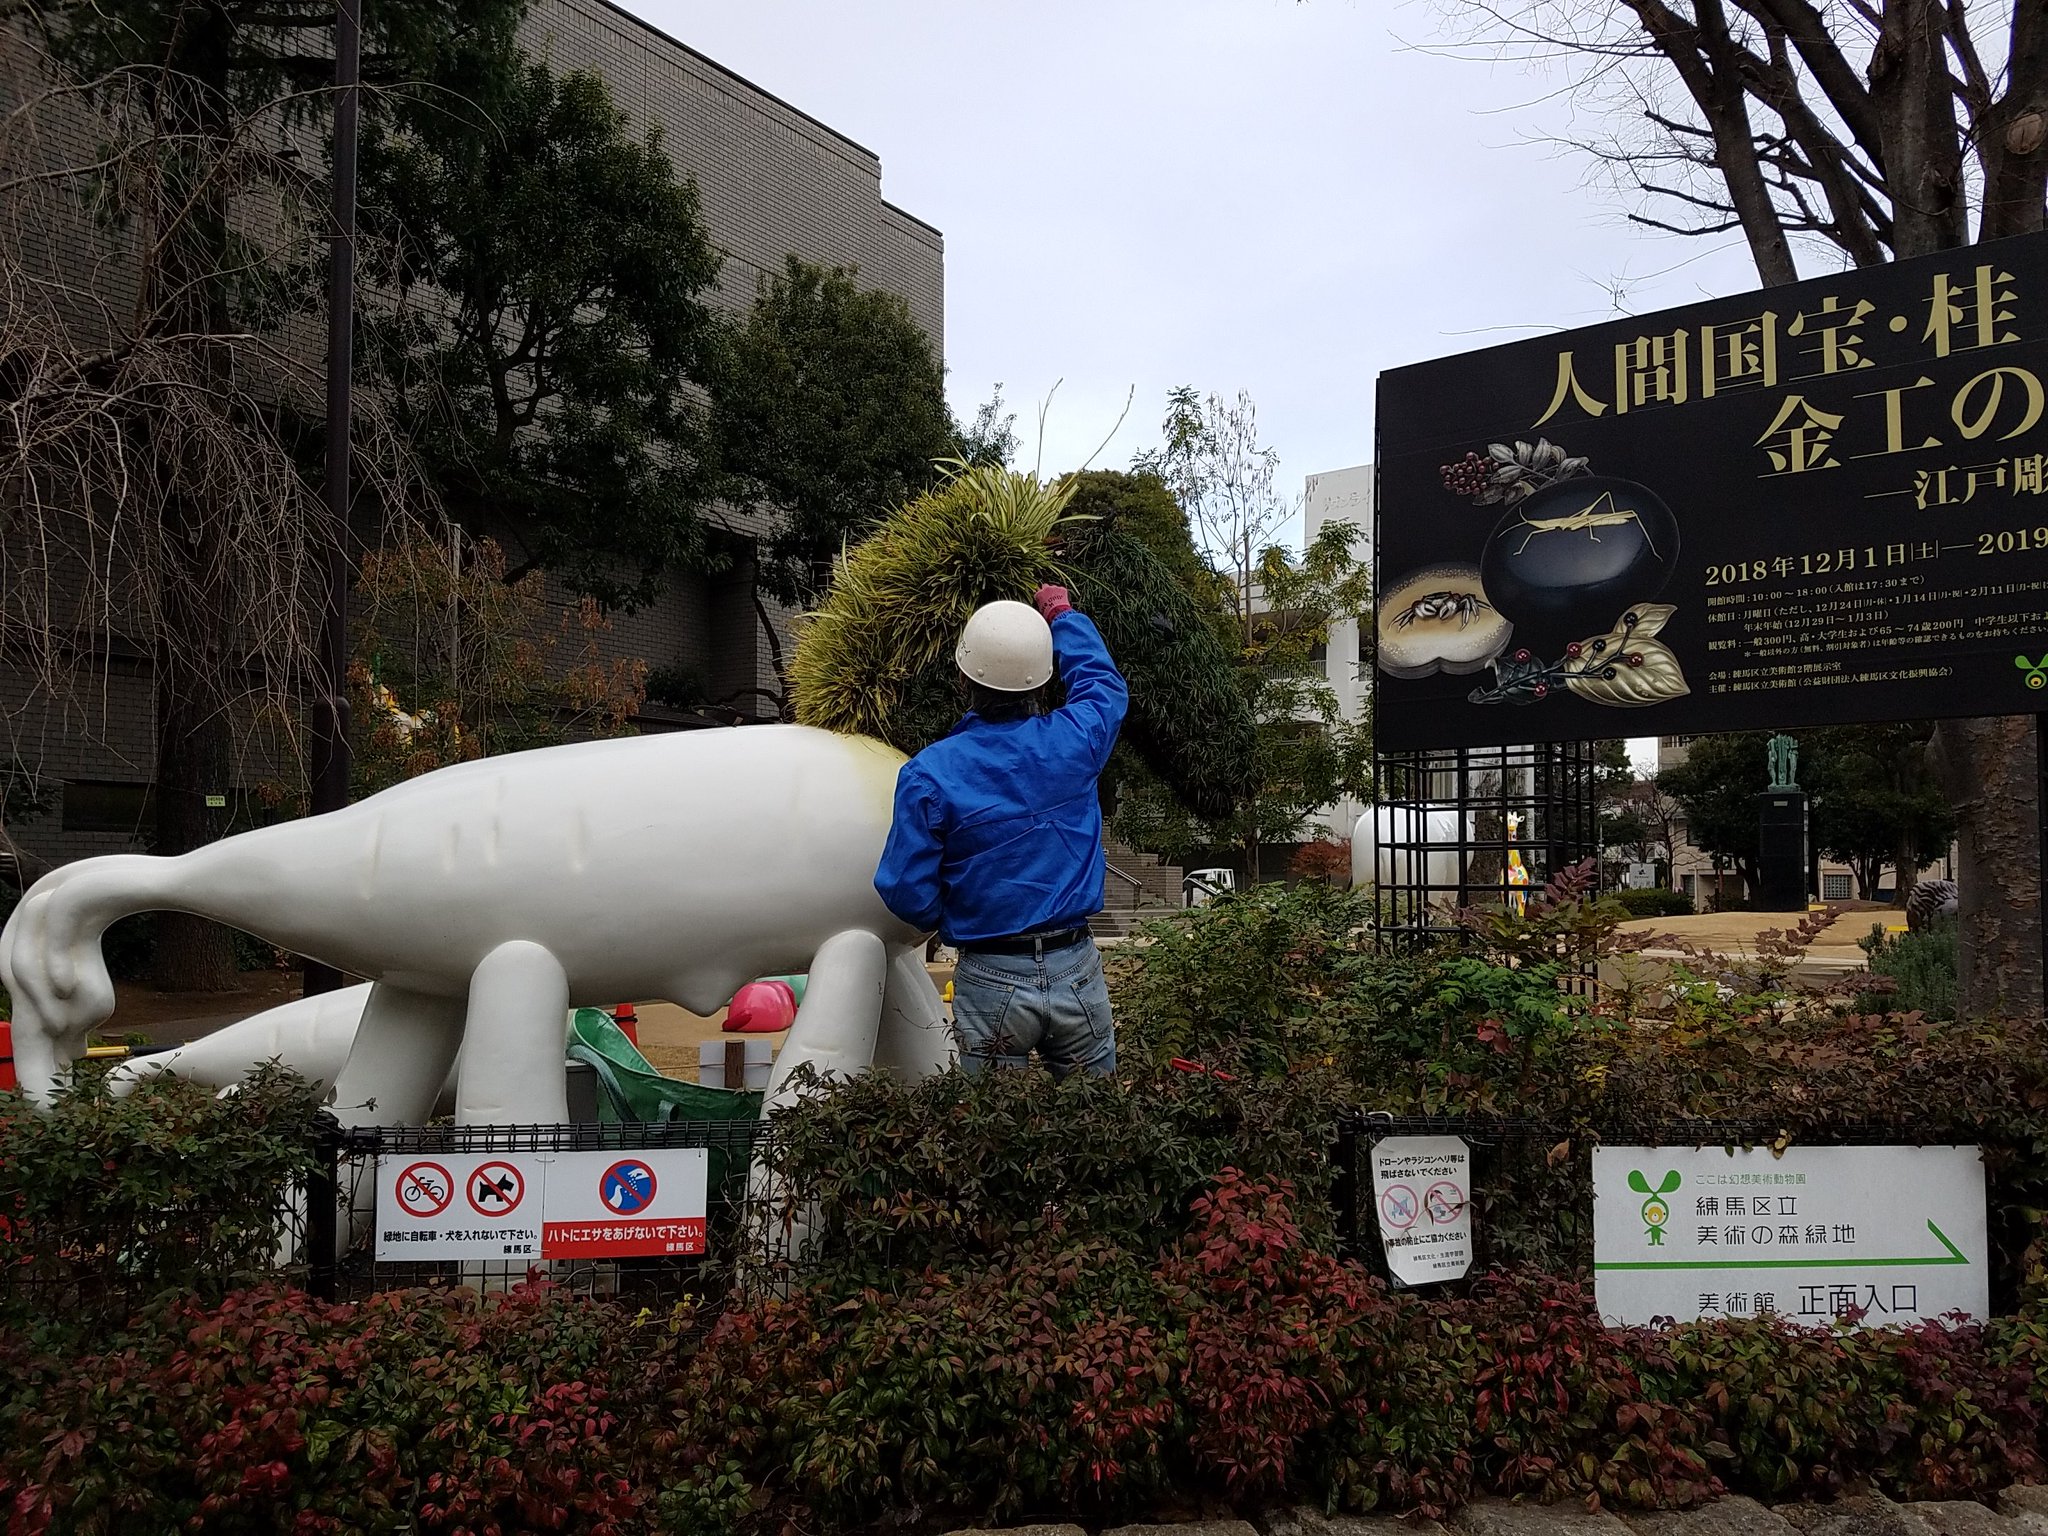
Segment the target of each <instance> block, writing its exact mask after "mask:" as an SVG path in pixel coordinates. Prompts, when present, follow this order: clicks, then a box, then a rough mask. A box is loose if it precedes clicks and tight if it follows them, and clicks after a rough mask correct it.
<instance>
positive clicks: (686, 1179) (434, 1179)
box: [377, 1147, 708, 1263]
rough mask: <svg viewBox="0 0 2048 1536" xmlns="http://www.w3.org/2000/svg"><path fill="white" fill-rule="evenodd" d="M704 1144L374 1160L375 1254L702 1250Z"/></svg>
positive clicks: (587, 1254) (579, 1255)
mask: <svg viewBox="0 0 2048 1536" xmlns="http://www.w3.org/2000/svg"><path fill="white" fill-rule="evenodd" d="M707 1185H708V1159H707V1157H706V1154H705V1152H704V1149H703V1148H702V1147H678V1148H664V1149H660V1150H656V1151H647V1152H465V1153H445V1152H428V1153H408V1154H405V1155H402V1156H395V1157H380V1158H378V1159H377V1257H378V1259H380V1260H384V1261H391V1260H399V1261H406V1262H412V1263H433V1262H438V1261H440V1260H445V1259H500V1260H519V1259H595V1258H603V1259H619V1258H653V1257H659V1256H662V1255H666V1254H689V1253H702V1252H704V1247H705V1216H706V1209H707V1203H708V1202H707V1193H708V1190H707Z"/></svg>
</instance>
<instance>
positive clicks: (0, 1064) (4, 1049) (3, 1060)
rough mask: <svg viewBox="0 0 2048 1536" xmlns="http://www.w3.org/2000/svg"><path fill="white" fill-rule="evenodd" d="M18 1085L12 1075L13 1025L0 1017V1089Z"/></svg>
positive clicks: (17, 1086)
mask: <svg viewBox="0 0 2048 1536" xmlns="http://www.w3.org/2000/svg"><path fill="white" fill-rule="evenodd" d="M20 1086H21V1084H20V1083H19V1082H18V1081H17V1080H16V1079H15V1076H14V1026H13V1025H12V1024H10V1023H8V1021H7V1020H5V1019H0V1090H4V1089H8V1088H19V1087H20Z"/></svg>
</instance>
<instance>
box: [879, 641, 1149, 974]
mask: <svg viewBox="0 0 2048 1536" xmlns="http://www.w3.org/2000/svg"><path fill="white" fill-rule="evenodd" d="M1052 649H1053V658H1054V660H1055V661H1057V662H1058V664H1059V672H1060V679H1061V681H1062V682H1064V683H1065V684H1066V690H1067V702H1066V703H1065V704H1063V705H1061V706H1060V707H1059V708H1058V709H1056V710H1054V711H1053V712H1052V713H1051V714H1049V715H1035V716H1032V717H1031V718H1029V719H1025V720H1006V721H990V720H984V719H982V718H981V717H980V716H979V715H976V714H972V713H970V714H969V715H968V716H967V717H966V718H965V719H963V720H962V721H961V722H960V723H959V724H958V725H957V726H955V727H954V728H953V733H952V734H951V735H950V736H947V737H946V738H945V739H944V740H942V741H935V742H933V743H932V744H931V745H930V746H928V747H926V748H925V749H924V750H923V751H922V752H920V753H918V754H917V756H916V757H913V758H912V759H911V760H910V761H909V762H907V763H905V764H904V765H903V767H902V769H901V771H900V772H898V774H897V776H896V815H895V821H894V823H893V824H892V825H891V827H890V828H889V841H888V844H887V846H885V847H884V848H883V850H882V863H881V867H880V868H879V869H877V870H876V871H875V890H876V891H877V892H879V893H880V895H881V898H882V900H883V901H884V902H885V903H887V904H888V907H889V910H890V911H891V912H894V913H895V914H896V915H897V916H898V917H900V918H902V919H903V921H905V922H906V923H909V924H911V925H912V926H913V927H916V928H920V929H922V930H924V931H925V932H927V933H929V932H931V931H932V930H933V929H937V930H938V932H939V935H940V937H942V938H943V939H944V940H945V941H946V942H947V943H948V944H971V943H974V942H976V941H977V940H983V939H1005V938H1012V937H1015V936H1017V935H1019V934H1027V933H1043V932H1046V931H1048V930H1052V929H1059V928H1074V927H1078V926H1080V925H1081V924H1082V923H1084V922H1086V921H1087V920H1088V918H1089V916H1090V915H1091V914H1092V913H1095V912H1099V911H1101V910H1102V807H1101V804H1100V803H1099V802H1098V801H1097V799H1096V794H1095V781H1096V780H1097V779H1098V778H1099V777H1101V774H1102V769H1103V765H1104V764H1106V763H1107V762H1108V761H1109V752H1110V748H1112V747H1114V746H1115V745H1116V733H1117V730H1118V728H1119V727H1121V726H1122V724H1123V720H1124V708H1125V705H1126V704H1127V703H1128V702H1129V699H1130V695H1129V693H1128V691H1127V690H1126V689H1125V687H1124V680H1123V677H1122V675H1121V674H1120V673H1119V672H1118V671H1117V669H1116V663H1115V662H1113V661H1111V660H1110V657H1109V648H1108V647H1107V646H1105V645H1104V644H1103V643H1102V636H1101V634H1100V633H1098V632H1097V630H1096V628H1095V626H1094V624H1092V623H1090V622H1089V620H1088V619H1087V618H1085V617H1084V616H1082V615H1081V614H1078V613H1073V612H1067V613H1062V614H1060V615H1059V616H1058V617H1057V618H1055V619H1054V620H1053V621H1052Z"/></svg>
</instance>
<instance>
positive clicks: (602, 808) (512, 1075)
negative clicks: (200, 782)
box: [0, 725, 953, 1125]
mask: <svg viewBox="0 0 2048 1536" xmlns="http://www.w3.org/2000/svg"><path fill="white" fill-rule="evenodd" d="M902 761H903V758H902V755H901V754H900V753H898V752H896V751H895V750H894V749H892V748H890V747H887V746H884V745H882V744H881V743H879V742H875V741H869V740H865V739H862V738H857V737H850V736H840V735H835V734H833V733H831V732H829V731H819V730H813V729H810V728H808V727H804V726H794V725H773V726H752V727H748V728H746V729H741V730H719V731H691V732H677V733H673V734H667V735H660V736H638V737H628V738H623V739H620V740H615V741H598V742H581V743H577V744H574V745H571V746H562V747H548V748H542V749H539V750H536V751H532V752H520V753H514V754H511V755H508V756H505V757H497V758H486V759H483V760H481V761H478V762H471V763H463V764H459V765H457V766H455V767H452V768H443V769H440V770H438V771H437V772H434V773H429V774H425V775H423V776H421V777H420V778H417V779H413V780H411V781H409V782H408V783H404V784H400V785H398V786H396V787H394V788H392V789H387V790H385V791H384V792H383V793H381V794H378V795H373V796H371V797H370V798H369V799H367V800H364V801H361V802H360V803H358V804H356V805H353V806H350V807H348V808H347V809H345V810H341V811H335V812H331V813H329V814H327V815H324V816H317V817H312V818H309V819H306V820H303V821H292V822H286V823H283V824H280V825H278V826H274V827H265V828H261V829H259V830H257V831H253V832H245V833H242V834H241V835H239V836H237V837H231V838H226V839H224V840H222V841H221V842H218V843H214V844H211V845H209V846H207V847H205V848H201V849H198V850H196V851H194V852H192V853H187V854H181V855H179V856H177V857H175V858H154V857H149V856H146V855H115V856H112V857H107V858H98V859H85V860H81V861H80V862H78V863H75V864H69V865H66V866H64V867H63V868H62V869H59V870H56V871H55V872H53V873H52V874H50V875H47V876H45V877H44V878H43V879H42V880H39V881H38V882H36V884H35V886H34V887H33V888H32V889H31V890H30V891H29V893H28V894H27V895H26V896H25V897H24V898H23V899H22V901H21V904H20V906H19V907H17V908H16V910H15V913H14V916H13V917H12V918H11V919H10V920H9V922H8V924H7V926H6V929H5V930H4V931H0V981H4V982H5V983H6V985H7V987H8V989H9V991H10V992H11V993H12V995H13V998H14V1052H15V1068H16V1071H17V1073H18V1075H19V1077H20V1080H21V1085H22V1088H23V1090H24V1091H25V1092H26V1093H27V1094H28V1095H29V1096H30V1097H31V1098H33V1099H36V1100H38V1101H44V1102H46V1101H47V1100H48V1097H49V1095H50V1093H51V1091H52V1090H53V1088H54V1087H55V1086H56V1084H57V1081H58V1078H59V1075H60V1074H61V1073H63V1072H64V1071H66V1070H68V1068H69V1067H70V1065H71V1063H72V1062H74V1061H76V1060H77V1059H78V1057H79V1056H81V1055H83V1054H84V1050H85V1043H86V1035H87V1032H88V1031H90V1030H91V1029H92V1028H93V1027H94V1026H95V1025H98V1024H100V1023H102V1022H103V1021H104V1020H105V1019H106V1018H107V1017H108V1015H109V1014H110V1013H112V1011H113V1006H114V988H113V982H112V981H111V979H110V978H109V977H108V975H107V968H106V963H105V961H104V959H103V957H102V955H101V952H100V938H101V935H102V934H104V933H105V932H106V929H107V927H108V925H109V924H111V923H113V922H115V921H116V920H118V919H119V918H122V917H125V916H127V915H128V914H130V913H133V912H142V911H150V910H173V911H181V912H192V913H197V914H198V915H200V916H202V917H209V918H213V919H215V920H217V921H219V922H223V923H229V924H232V925H233V926H235V927H237V928H240V929H243V930H245V931H246V932H249V933H253V934H256V935H257V936H259V937H260V938H263V939H267V940H269V941H270V942H271V943H273V944H276V945H278V946H280V947H282V948H285V949H289V950H292V951H294V952H295V953H298V954H302V955H308V956H311V957H313V958H316V959H319V960H323V961H325V962H326V963H328V964H329V965H333V966H336V967H338V968H340V969H342V970H344V971H347V972H349V973H351V974H354V975H358V976H368V977H371V978H373V984H372V985H371V986H370V987H369V989H368V992H367V995H366V997H365V999H364V1002H363V1004H362V1007H361V1022H360V1024H359V1026H358V1027H357V1028H356V1030H355V1031H354V1037H353V1040H352V1042H351V1044H350V1046H349V1049H348V1053H347V1056H346V1059H345V1061H344V1062H343V1063H342V1064H341V1065H340V1066H339V1067H338V1068H336V1069H334V1072H333V1083H334V1099H335V1112H336V1114H337V1116H338V1117H339V1118H340V1119H341V1120H342V1121H343V1122H344V1123H345V1124H355V1125H406V1124H417V1123H420V1122H422V1121H424V1120H425V1119H427V1117H428V1115H429V1114H430V1112H431V1111H432V1108H433V1104H434V1100H435V1098H436V1097H437V1096H438V1094H439V1092H440V1090H441V1087H442V1085H443V1083H444V1082H445V1081H446V1079H447V1076H448V1073H449V1071H450V1068H451V1067H452V1066H454V1065H455V1061H456V1054H457V1051H458V1049H460V1051H461V1063H460V1068H459V1070H458V1072H457V1080H456V1091H455V1108H456V1121H457V1123H458V1124H464V1125H505V1124H554V1123H559V1122H561V1121H563V1120H566V1119H567V1118H568V1100H567V1090H566V1078H565V1070H564V1066H563V1054H562V1033H563V1024H562V1021H563V1017H564V1015H565V1013H566V1012H567V1010H568V1009H570V1008H571V1007H586V1006H608V1005H610V1004H612V1003H615V1002H617V1001H618V1000H619V999H621V998H647V997H665V998H669V999H672V1000H673V1001H675V1002H678V1003H680V1004H682V1005H683V1006H684V1007H686V1008H689V1009H691V1010H692V1011H694V1012H697V1013H710V1012H712V1011H713V1010H714V1009H716V1008H718V1007H719V1006H720V1005H721V1004H723V1003H724V1002H725V1001H726V1000H727V999H728V998H730V997H731V996H732V994H733V993H734V991H736V990H737V989H738V988H739V986H740V985H741V984H742V983H744V982H746V981H749V980H751V979H753V978H754V977H756V976H770V975H777V974H783V973H789V972H796V971H807V972H808V973H809V978H810V979H809V984H808V986H807V988H806V990H805V994H804V1002H803V1006H802V1008H800V1009H799V1010H798V1012H797V1018H796V1023H795V1024H794V1026H792V1028H791V1030H790V1033H789V1037H788V1039H787V1041H786V1042H785V1044H784V1046H783V1048H782V1052H781V1054H780V1056H779V1057H778V1058H777V1061H776V1064H775V1072H774V1074H773V1076H772V1077H771V1079H770V1081H769V1087H768V1096H767V1107H771V1108H772V1107H773V1106H774V1105H776V1104H778V1103H779V1102H782V1101H783V1100H784V1099H786V1097H787V1096H788V1091H789V1090H788V1080H789V1078H790V1076H791V1074H792V1073H793V1072H795V1071H796V1069H797V1068H798V1067H800V1066H802V1065H805V1064H810V1065H812V1066H813V1067H815V1068H816V1069H817V1070H818V1071H819V1072H820V1073H821V1074H823V1075H826V1076H835V1075H847V1074H851V1073H854V1072H859V1071H862V1070H865V1069H866V1068H868V1067H871V1066H873V1067H880V1068H884V1069H888V1070H892V1071H896V1072H899V1073H901V1074H903V1075H905V1076H907V1077H911V1078H916V1077H922V1076H925V1075H927V1074H929V1073H931V1072H935V1071H940V1070H943V1069H944V1068H945V1067H946V1066H947V1065H948V1064H949V1063H950V1062H951V1061H952V1059H953V1042H952V1038H951V1034H950V1031H948V1029H947V1028H946V1025H945V1019H944V1014H943V1011H942V1009H941V1006H940V1003H939V997H938V993H937V992H936V990H934V988H933V987H932V984H931V979H930V977H929V976H928V975H927V973H926V971H925V969H924V965H923V963H922V954H921V950H922V947H923V942H924V936H923V935H922V934H919V933H917V932H916V931H915V930H913V929H911V928H909V927H907V926H906V925H905V924H903V923H902V922H900V921H898V920H897V919H896V918H895V917H894V916H893V915H891V914H890V912H889V911H888V909H887V908H886V907H884V906H883V905H882V902H881V898H880V897H878V896H877V895H876V894H875V889H874V872H875V865H876V863H877V861H878V860H879V859H880V857H881V852H882V844H883V842H884V840H885V839H886V838H887V836H888V831H889V821H890V814H891V809H892V804H893V795H894V789H895V781H896V771H897V768H898V767H899V766H900V765H901V763H902ZM300 1006H301V1007H304V1008H306V1009H307V1010H308V1011H309V1013H310V1014H311V1015H312V1017H309V1018H308V1019H306V1020H305V1021H303V1022H304V1025H305V1026H306V1027H304V1028H300V1027H297V1026H296V1025H294V1027H292V1028H291V1029H289V1030H287V1028H286V1026H287V1025H288V1024H292V1023H293V1021H290V1020H271V1022H269V1023H261V1021H260V1019H259V1020H258V1021H247V1023H249V1024H258V1025H259V1029H258V1032H259V1033H260V1032H262V1031H264V1030H268V1031H270V1032H272V1033H274V1034H276V1036H277V1039H276V1040H274V1041H272V1040H268V1039H266V1040H262V1041H257V1040H253V1039H250V1040H246V1041H227V1040H224V1041H223V1042H222V1044H221V1045H220V1046H219V1047H218V1048H216V1052H215V1053H216V1054H221V1055H222V1056H223V1060H222V1061H221V1062H219V1063H214V1064H212V1065H210V1066H207V1065H205V1064H204V1063H203V1062H202V1061H200V1060H199V1058H188V1060H187V1065H188V1066H189V1067H190V1068H191V1071H192V1075H193V1076H195V1077H197V1076H199V1075H200V1070H201V1068H202V1066H204V1070H206V1071H207V1072H209V1073H214V1074H221V1073H227V1072H232V1071H235V1070H238V1068H237V1064H236V1063H234V1062H231V1061H229V1060H227V1053H230V1052H236V1053H239V1052H242V1051H244V1050H246V1049H247V1048H248V1047H251V1046H253V1047H255V1048H256V1050H257V1054H255V1055H242V1056H241V1059H240V1062H239V1068H240V1069H246V1068H247V1067H248V1066H249V1065H250V1064H252V1063H253V1062H255V1061H260V1060H263V1059H266V1056H267V1055H281V1056H283V1057H285V1059H286V1060H287V1061H288V1062H290V1063H291V1064H293V1065H295V1066H302V1069H303V1068H304V1067H321V1068H322V1070H318V1071H313V1072H309V1074H308V1075H311V1076H315V1077H320V1078H324V1077H325V1076H326V1075H327V1074H326V1071H325V1070H324V1065H323V1063H322V1061H321V1059H320V1055H319V1053H320V1050H321V1049H323V1047H320V1046H319V1045H318V1044H317V1043H315V1042H317V1041H319V1040H321V1039H325V1038H327V1037H328V1035H329V1034H331V1032H332V1030H333V1029H335V1028H338V1027H339V1025H338V1020H339V1017H340V1014H339V1013H336V1014H335V1017H334V1018H333V1019H329V1017H328V1013H327V1012H326V1011H323V1009H326V1010H344V1011H345V1010H346V1008H347V1006H348V1005H347V1004H344V1003H342V1002H340V1001H339V997H338V995H337V999H336V1001H335V1002H334V1003H332V1004H328V1003H326V1001H325V1000H323V999H317V998H316V999H312V1000H310V1002H309V1003H307V1004H303V1005H300ZM277 1011H278V1012H281V1011H282V1010H277ZM263 1017H268V1016H263ZM238 1027H239V1026H238ZM288 1036H289V1037H290V1038H288ZM204 1044H205V1042H201V1043H200V1046H203V1045H204ZM200 1046H194V1047H189V1048H188V1050H191V1051H195V1052H200ZM302 1052H304V1053H305V1054H304V1055H303V1056H302ZM200 1054H201V1056H202V1057H203V1056H204V1055H205V1054H206V1053H204V1052H200ZM172 1069H173V1070H175V1069H176V1068H175V1067H173V1068H172ZM222 1080H223V1082H225V1081H227V1080H228V1079H227V1078H225V1077H223V1079H222Z"/></svg>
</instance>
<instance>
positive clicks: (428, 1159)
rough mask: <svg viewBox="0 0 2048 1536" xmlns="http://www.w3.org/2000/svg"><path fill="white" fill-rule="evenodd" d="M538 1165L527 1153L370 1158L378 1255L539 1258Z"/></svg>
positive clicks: (420, 1260)
mask: <svg viewBox="0 0 2048 1536" xmlns="http://www.w3.org/2000/svg"><path fill="white" fill-rule="evenodd" d="M541 1183H542V1163H541V1160H540V1158H539V1157H538V1156H536V1155H535V1154H533V1153H531V1152H461V1153H447V1152H423V1153H407V1154H404V1155H402V1156H398V1157H380V1158H378V1159H377V1257H378V1258H379V1259H385V1260H389V1259H402V1260H407V1261H410V1262H413V1263H431V1262H435V1261H437V1260H441V1259H527V1258H539V1257H540V1241H541V1219H540V1211H541Z"/></svg>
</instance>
